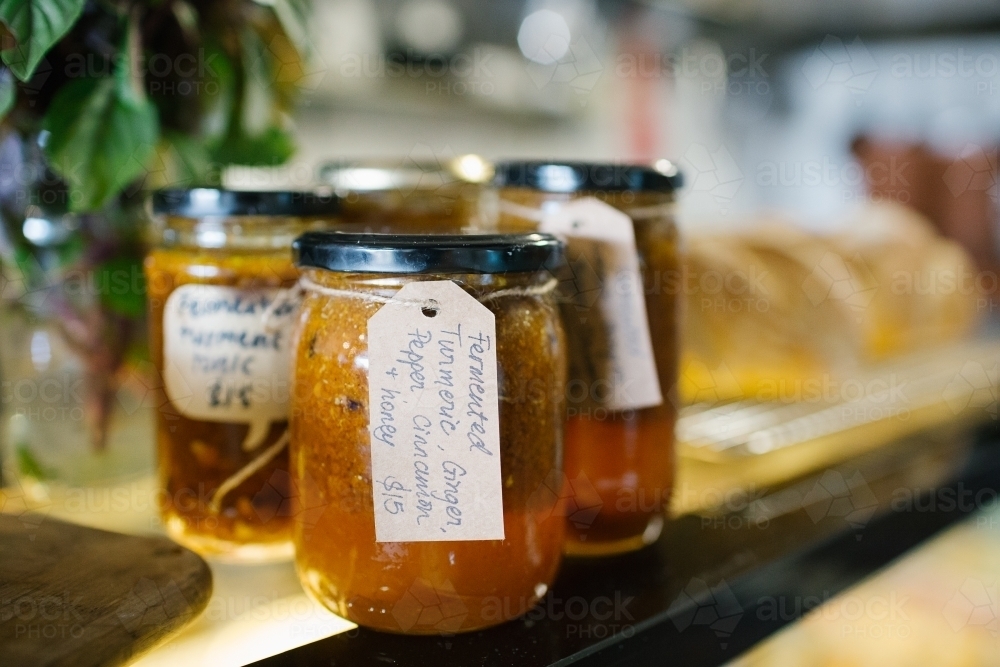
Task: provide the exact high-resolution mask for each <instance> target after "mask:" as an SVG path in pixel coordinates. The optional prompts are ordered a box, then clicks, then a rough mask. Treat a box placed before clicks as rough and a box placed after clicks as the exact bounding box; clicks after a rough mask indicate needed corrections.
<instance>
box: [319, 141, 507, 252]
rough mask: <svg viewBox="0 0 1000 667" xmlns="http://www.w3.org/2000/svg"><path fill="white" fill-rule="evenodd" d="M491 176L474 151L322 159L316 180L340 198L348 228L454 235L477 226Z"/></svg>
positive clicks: (344, 228) (481, 159)
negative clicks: (441, 156)
mask: <svg viewBox="0 0 1000 667" xmlns="http://www.w3.org/2000/svg"><path fill="white" fill-rule="evenodd" d="M492 175H493V169H492V165H490V163H488V162H487V161H485V160H484V159H483V158H481V157H479V156H478V155H472V154H468V155H460V156H457V157H455V158H452V159H447V160H429V161H428V160H414V159H400V160H390V159H366V160H343V161H334V162H328V163H326V164H324V165H323V166H321V167H320V169H319V181H320V183H321V184H322V185H323V186H325V187H329V188H332V189H333V191H334V192H335V193H336V194H337V195H338V196H339V197H340V198H341V201H342V207H341V223H342V224H341V225H340V227H339V229H342V230H344V231H350V232H383V233H399V234H442V233H451V234H453V233H458V232H461V231H463V230H469V229H476V228H478V227H479V226H480V208H479V207H480V196H481V193H482V190H483V186H484V185H486V184H488V183H489V179H490V177H491V176H492Z"/></svg>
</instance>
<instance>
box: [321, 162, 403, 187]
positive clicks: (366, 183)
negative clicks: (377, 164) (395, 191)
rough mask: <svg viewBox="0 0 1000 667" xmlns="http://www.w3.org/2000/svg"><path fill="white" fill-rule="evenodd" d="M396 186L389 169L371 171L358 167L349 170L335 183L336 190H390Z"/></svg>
mask: <svg viewBox="0 0 1000 667" xmlns="http://www.w3.org/2000/svg"><path fill="white" fill-rule="evenodd" d="M393 185H395V181H394V180H393V177H392V171H390V170H388V169H370V168H367V167H358V168H355V169H349V170H347V171H346V172H345V173H344V174H343V177H342V178H338V179H337V181H336V182H335V183H333V186H334V188H338V189H345V190H359V191H362V192H368V191H371V190H388V189H389V188H391V187H393Z"/></svg>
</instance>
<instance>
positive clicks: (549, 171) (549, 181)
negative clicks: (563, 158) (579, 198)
mask: <svg viewBox="0 0 1000 667" xmlns="http://www.w3.org/2000/svg"><path fill="white" fill-rule="evenodd" d="M538 181H539V183H540V184H541V185H542V189H543V190H547V191H549V192H573V191H574V190H576V189H577V187H578V186H579V183H580V179H579V178H578V177H577V175H576V172H575V171H573V168H572V167H567V166H564V165H559V164H549V165H545V166H544V167H541V168H540V169H539V170H538Z"/></svg>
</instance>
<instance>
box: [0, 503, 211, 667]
mask: <svg viewBox="0 0 1000 667" xmlns="http://www.w3.org/2000/svg"><path fill="white" fill-rule="evenodd" d="M211 592H212V573H211V571H210V570H209V568H208V564H207V563H205V561H203V560H202V559H201V558H200V557H198V556H197V555H196V554H194V553H193V552H191V551H188V550H187V549H184V548H183V547H180V546H178V545H176V544H174V543H173V542H171V541H170V540H168V539H166V538H163V537H135V536H132V535H121V534H118V533H109V532H107V531H103V530H95V529H93V528H85V527H83V526H77V525H74V524H69V523H64V522H62V521H57V520H56V519H51V518H48V517H43V516H41V515H37V514H22V515H19V516H14V515H4V514H0V664H2V665H10V666H11V667H15V666H16V667H35V666H42V665H45V666H46V667H48V666H59V667H64V666H65V667H97V666H98V665H102V666H103V665H123V664H127V663H128V662H130V661H131V660H133V659H134V658H135V657H137V656H138V655H139V654H140V653H142V652H143V651H145V650H147V649H149V648H151V647H152V646H153V645H155V644H156V643H157V642H158V641H160V640H161V639H163V638H164V637H165V635H167V634H169V633H170V632H172V631H174V630H176V629H178V628H180V627H181V626H183V625H185V624H186V623H187V622H188V621H190V620H192V619H194V618H195V617H196V616H197V615H198V614H199V613H200V612H201V611H202V610H203V609H204V608H205V605H207V604H208V598H209V596H210V595H211Z"/></svg>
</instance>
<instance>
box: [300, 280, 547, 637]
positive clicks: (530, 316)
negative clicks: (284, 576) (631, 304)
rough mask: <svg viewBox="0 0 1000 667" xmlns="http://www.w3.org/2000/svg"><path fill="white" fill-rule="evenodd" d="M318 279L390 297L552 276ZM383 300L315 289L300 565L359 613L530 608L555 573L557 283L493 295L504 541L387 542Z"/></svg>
mask: <svg viewBox="0 0 1000 667" xmlns="http://www.w3.org/2000/svg"><path fill="white" fill-rule="evenodd" d="M304 273H305V277H306V278H307V279H309V280H312V281H314V282H315V283H316V284H318V285H320V286H322V287H325V288H329V289H336V290H343V291H350V292H355V293H357V294H359V295H364V294H376V295H381V296H389V297H391V296H392V294H393V293H395V292H396V291H397V290H398V289H399V288H401V287H402V286H403V285H404V284H406V282H409V281H412V280H454V281H455V282H457V283H458V284H459V285H460V286H462V287H463V288H464V289H465V290H466V291H468V292H470V293H471V294H473V295H474V296H477V297H481V296H482V295H485V294H488V293H490V292H493V291H496V290H499V289H509V288H522V287H530V286H537V285H539V284H542V283H544V282H545V281H546V280H547V278H548V276H547V275H545V274H535V273H516V274H515V273H512V274H502V275H499V274H493V275H439V276H435V275H409V276H400V275H382V274H364V275H362V274H342V273H335V272H331V271H325V270H318V269H305V270H304ZM381 305H382V304H381V303H378V302H372V301H365V300H363V299H358V298H352V297H351V296H330V295H328V294H321V293H318V292H315V291H313V292H309V291H307V293H306V296H305V300H304V303H303V306H302V310H301V313H300V315H299V317H300V320H299V327H298V329H297V333H296V339H295V350H296V353H295V359H296V360H295V372H294V384H295V392H294V395H293V399H292V411H291V415H292V417H291V419H292V421H291V431H292V448H291V454H292V460H291V465H292V475H293V478H294V480H295V484H296V487H297V489H298V491H297V503H298V510H297V511H296V518H295V526H294V542H295V550H296V564H297V567H298V570H299V576H300V578H301V580H302V583H303V585H304V587H305V588H306V590H307V591H308V592H309V593H310V594H311V595H312V596H313V597H315V598H317V599H318V600H319V601H321V602H322V603H323V604H324V605H325V606H327V607H329V608H330V609H332V610H333V611H334V612H336V613H337V614H339V615H341V616H343V617H344V618H347V619H349V620H351V621H354V622H355V623H358V624H359V625H363V626H367V627H371V628H376V629H379V630H385V631H390V632H404V633H409V634H441V633H456V632H466V631H471V630H475V629H478V628H482V627H486V626H490V625H496V624H498V623H502V622H504V621H506V620H509V619H511V618H514V617H516V616H519V615H521V614H523V613H525V612H527V611H528V610H529V609H530V608H531V607H532V606H533V605H534V604H535V603H536V602H537V601H538V600H539V599H540V598H541V597H542V596H544V595H545V593H546V591H547V589H548V587H549V586H550V585H551V582H552V581H553V579H554V578H555V575H556V570H557V568H558V566H559V563H560V560H561V553H562V544H563V540H564V536H565V524H564V518H563V516H562V515H561V514H560V513H559V511H558V509H557V505H558V503H559V498H558V496H559V494H560V492H561V486H560V476H559V469H560V465H561V453H562V441H561V440H562V420H563V404H562V396H563V391H564V388H563V385H564V376H565V364H566V358H565V351H564V338H563V333H562V328H561V325H560V323H559V317H558V312H557V309H556V306H555V305H554V303H553V301H552V298H551V294H548V295H544V296H529V295H520V296H505V297H502V298H497V299H495V300H490V301H488V302H486V305H487V307H488V308H489V309H490V310H491V311H492V312H493V313H494V314H495V316H496V340H497V364H498V382H499V396H500V400H499V420H500V422H499V427H500V456H501V474H502V484H503V517H504V534H505V538H504V539H503V540H484V541H460V542H381V543H380V542H376V539H375V520H374V508H373V497H372V479H371V452H370V440H369V431H368V415H369V405H368V375H367V353H368V348H367V343H366V331H367V322H368V319H369V318H370V317H371V316H372V315H373V314H374V313H375V312H376V311H377V310H378V309H379V308H380V307H381Z"/></svg>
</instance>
